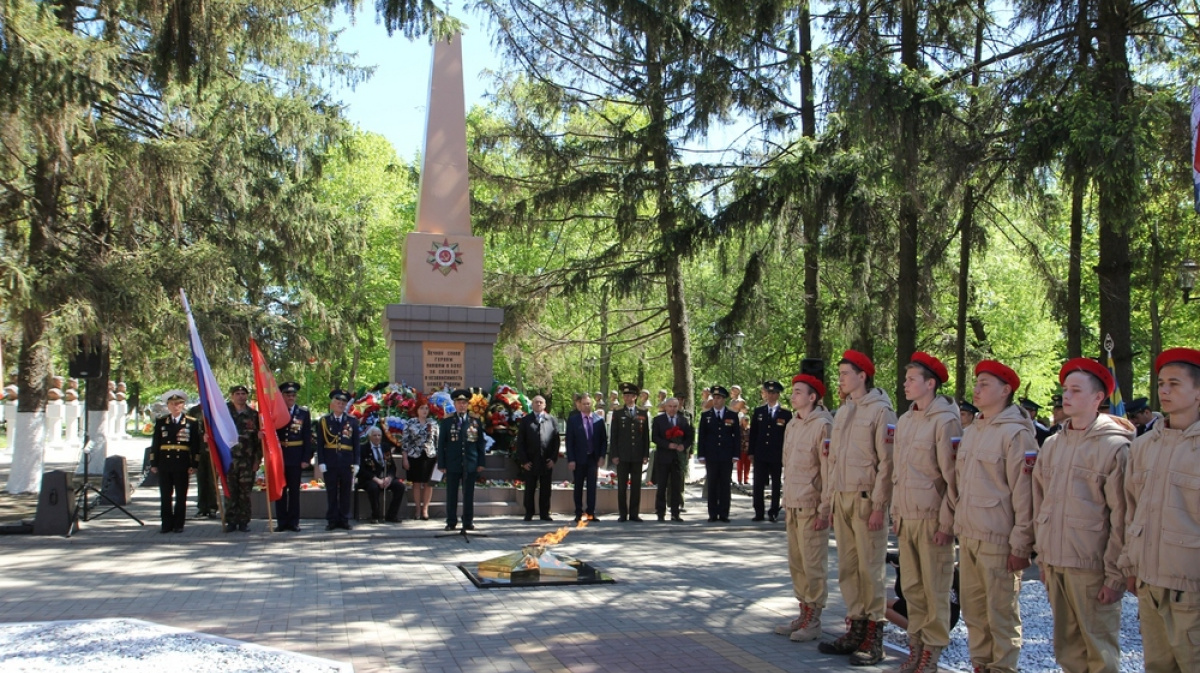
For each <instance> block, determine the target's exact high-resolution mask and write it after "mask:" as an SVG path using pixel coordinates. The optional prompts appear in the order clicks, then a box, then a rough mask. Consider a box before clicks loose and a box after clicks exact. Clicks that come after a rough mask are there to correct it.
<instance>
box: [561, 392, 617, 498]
mask: <svg viewBox="0 0 1200 673" xmlns="http://www.w3.org/2000/svg"><path fill="white" fill-rule="evenodd" d="M575 409H576V410H577V412H578V413H574V414H571V416H570V417H568V418H567V469H568V470H570V471H571V474H572V475H573V476H574V479H575V521H576V522H578V521H579V520H580V519H582V518H583V517H584V515H585V514H586V516H587V518H588V521H595V520H596V470H597V469H599V467H600V463H601V462H603V461H604V456H605V455H606V454H607V453H608V437H607V434H606V433H605V430H604V414H603V413H596V412H593V411H592V398H591V396H590V395H588V394H587V393H579V394H577V395H576V396H575ZM585 485H586V486H587V510H586V512H585V511H584V507H583V489H584V486H585Z"/></svg>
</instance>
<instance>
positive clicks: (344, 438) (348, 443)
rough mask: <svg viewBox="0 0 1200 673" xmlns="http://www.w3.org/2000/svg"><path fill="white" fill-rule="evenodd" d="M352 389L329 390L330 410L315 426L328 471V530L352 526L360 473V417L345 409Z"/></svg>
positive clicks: (321, 458)
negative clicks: (351, 506) (350, 413)
mask: <svg viewBox="0 0 1200 673" xmlns="http://www.w3.org/2000/svg"><path fill="white" fill-rule="evenodd" d="M349 401H350V393H349V392H347V391H345V390H338V389H336V388H335V389H334V390H332V391H330V393H329V413H328V414H325V415H324V416H322V417H321V420H320V422H318V423H317V428H316V432H315V434H316V442H317V461H318V465H319V466H320V467H321V472H322V473H324V475H325V497H326V498H327V499H328V502H329V509H328V510H326V512H325V530H333V529H334V528H342V529H344V530H350V529H351V528H353V526H351V525H350V504H351V502H350V499H351V498H353V497H354V477H355V476H356V475H357V474H358V449H359V446H358V445H359V442H360V437H359V431H358V420H356V419H355V418H354V417H353V416H350V415H349V414H347V413H346V404H347V403H348V402H349Z"/></svg>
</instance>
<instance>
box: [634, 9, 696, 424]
mask: <svg viewBox="0 0 1200 673" xmlns="http://www.w3.org/2000/svg"><path fill="white" fill-rule="evenodd" d="M660 58H661V48H660V42H659V38H658V35H657V33H655V29H654V28H653V27H651V28H650V29H648V32H647V33H646V62H647V66H646V80H647V81H646V85H647V90H648V92H649V101H650V110H649V112H650V138H649V139H648V140H649V149H650V160H651V163H652V164H653V167H654V181H655V184H656V190H655V201H656V203H655V206H656V207H657V211H658V212H657V216H656V220H657V224H658V232H659V235H660V236H661V240H662V241H663V243H664V245H666V244H667V243H666V242H667V241H668V240H670V235H671V234H672V233H673V232H674V231H675V227H676V220H677V216H676V212H675V196H674V193H673V191H674V190H673V189H672V184H671V157H670V154H669V152H668V147H669V146H670V137H669V135H668V127H667V114H668V112H669V111H668V108H667V103H666V99H665V97H664V95H663V71H662V63H661V62H660V60H659V59H660ZM663 273H664V275H665V280H666V286H667V319H668V321H669V324H668V327H667V329H668V331H669V333H670V335H671V368H672V370H673V372H674V380H673V382H672V386H673V387H674V388H675V394H676V395H677V396H679V398H680V399H681V400H683V407H684V410H685V411H687V412H689V413H690V412H691V411H692V407H693V404H692V398H693V395H692V388H693V379H692V341H691V334H690V330H689V327H688V315H687V305H686V304H685V303H684V287H683V270H682V265H681V264H680V262H679V255H667V262H666V264H665V265H664V269H663Z"/></svg>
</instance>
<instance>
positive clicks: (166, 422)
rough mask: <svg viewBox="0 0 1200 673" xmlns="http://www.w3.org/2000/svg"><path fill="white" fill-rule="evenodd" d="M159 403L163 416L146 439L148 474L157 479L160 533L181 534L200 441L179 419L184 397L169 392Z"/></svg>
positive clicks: (194, 428)
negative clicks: (162, 407) (189, 483)
mask: <svg viewBox="0 0 1200 673" xmlns="http://www.w3.org/2000/svg"><path fill="white" fill-rule="evenodd" d="M162 399H163V401H164V402H166V403H167V415H166V416H163V417H162V418H159V419H158V420H156V421H154V436H153V437H152V438H151V439H150V471H151V472H153V473H155V474H157V475H158V494H159V502H160V503H161V513H162V530H161V531H160V532H162V533H170V532H175V533H182V532H183V523H184V521H185V520H186V519H187V492H188V479H189V477H190V475H191V474H193V473H195V471H196V465H197V463H198V461H199V458H200V442H201V441H202V439H201V437H202V435H201V432H200V425H199V424H198V423H196V421H193V420H192V419H190V418H188V417H187V416H184V415H183V405H184V402H185V401H186V400H187V394H186V393H184V392H183V391H182V390H169V391H167V392H165V393H163V396H162Z"/></svg>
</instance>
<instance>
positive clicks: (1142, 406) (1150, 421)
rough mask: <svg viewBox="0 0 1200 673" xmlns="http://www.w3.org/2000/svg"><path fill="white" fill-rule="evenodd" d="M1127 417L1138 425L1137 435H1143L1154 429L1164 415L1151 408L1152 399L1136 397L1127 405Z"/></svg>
mask: <svg viewBox="0 0 1200 673" xmlns="http://www.w3.org/2000/svg"><path fill="white" fill-rule="evenodd" d="M1125 417H1126V418H1128V419H1129V420H1130V421H1132V422H1133V424H1134V425H1135V426H1137V436H1138V437H1141V436H1142V435H1144V434H1146V433H1147V432H1150V431H1151V430H1153V429H1154V426H1155V424H1156V423H1158V422H1159V421H1161V420H1162V418H1163V415H1162V414H1160V413H1158V412H1157V411H1151V410H1150V400H1148V399H1146V398H1145V397H1135V398H1134V399H1132V400H1130V401H1129V404H1126V405H1125Z"/></svg>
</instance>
